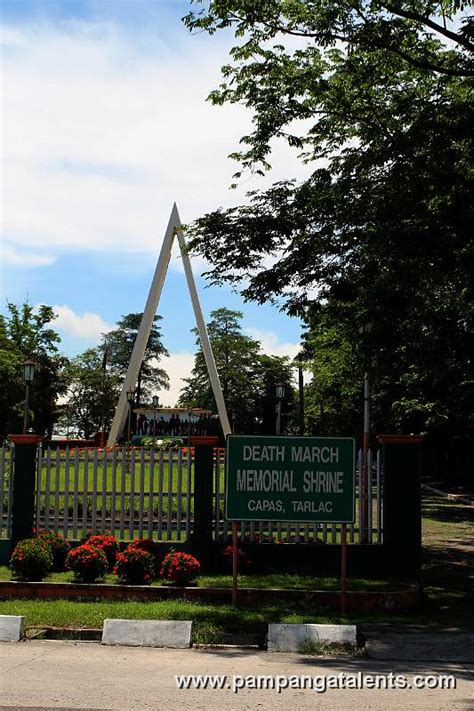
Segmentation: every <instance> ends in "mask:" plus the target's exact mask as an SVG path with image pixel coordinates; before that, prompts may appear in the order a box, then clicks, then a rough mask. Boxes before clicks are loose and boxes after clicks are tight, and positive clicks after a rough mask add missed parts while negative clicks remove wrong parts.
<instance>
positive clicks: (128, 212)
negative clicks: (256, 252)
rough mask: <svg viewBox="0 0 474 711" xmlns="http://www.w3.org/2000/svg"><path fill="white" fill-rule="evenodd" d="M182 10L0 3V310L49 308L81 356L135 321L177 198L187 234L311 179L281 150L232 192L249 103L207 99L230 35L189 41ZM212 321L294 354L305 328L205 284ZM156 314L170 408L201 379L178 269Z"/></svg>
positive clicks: (107, 0) (183, 6) (100, 1)
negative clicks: (288, 184)
mask: <svg viewBox="0 0 474 711" xmlns="http://www.w3.org/2000/svg"><path fill="white" fill-rule="evenodd" d="M187 7H188V4H187V3H186V2H181V1H180V0H174V1H169V2H167V1H159V0H2V83H3V98H2V119H3V128H2V139H1V140H2V153H3V165H2V203H3V206H4V210H3V216H2V224H1V227H2V274H1V277H2V284H1V290H2V304H4V303H5V300H6V299H8V300H9V301H13V302H16V303H21V302H22V301H24V300H25V298H28V300H29V301H30V303H33V304H39V303H46V304H49V305H52V306H54V307H55V309H56V313H57V314H58V318H57V320H56V326H57V328H58V330H59V332H60V334H61V337H62V339H63V342H62V347H63V350H64V351H65V352H66V353H67V354H68V355H74V354H76V353H78V352H80V351H82V350H84V349H85V348H86V347H88V346H91V345H95V344H96V343H97V342H98V340H99V338H100V334H101V333H103V332H105V331H107V329H110V328H111V326H112V325H113V324H114V323H115V322H116V321H117V320H118V319H119V318H120V317H121V315H122V314H125V313H129V312H137V311H142V310H143V307H144V303H145V300H146V297H147V294H148V289H149V286H150V282H151V278H152V275H153V272H154V269H155V264H156V260H157V256H158V252H159V249H160V246H161V241H162V238H163V235H164V231H165V228H166V224H167V222H168V217H169V214H170V211H171V207H172V204H173V202H174V201H176V203H177V205H178V208H179V211H180V214H181V218H182V220H183V221H184V222H190V221H191V220H192V219H194V218H195V217H197V216H199V215H200V214H203V213H204V212H205V211H207V210H211V209H214V208H216V207H218V206H230V205H235V204H240V203H241V202H242V201H244V200H245V193H246V191H247V190H249V189H256V188H258V187H263V186H265V185H267V184H269V182H271V181H272V180H278V179H281V178H283V177H294V176H296V177H300V176H301V171H302V168H301V166H299V165H298V163H297V161H296V159H295V156H294V155H293V154H291V153H290V152H289V151H288V150H287V149H286V148H284V147H283V146H278V145H276V146H275V151H274V170H273V171H272V173H271V174H270V175H269V176H268V177H266V178H264V179H261V178H257V177H252V176H250V175H249V176H246V177H245V179H244V181H243V184H242V185H241V186H240V188H239V189H238V190H237V191H235V190H234V191H232V190H230V189H229V187H228V186H229V185H230V183H231V180H232V174H233V172H235V170H236V164H235V163H234V162H232V161H231V160H229V159H228V158H227V156H228V154H229V153H231V152H232V151H233V150H235V149H236V147H237V144H238V140H239V138H240V136H241V135H243V134H244V133H245V132H246V131H247V130H248V128H249V125H250V120H251V117H250V116H249V114H248V113H247V112H246V110H245V109H244V108H243V107H238V106H233V107H230V106H229V107H219V108H218V107H212V106H211V105H210V104H209V103H207V102H206V101H205V98H206V96H207V94H208V93H209V91H210V90H211V89H212V88H214V87H215V86H216V85H217V84H218V82H219V78H220V73H219V69H220V66H221V65H222V64H224V63H225V62H226V61H227V53H228V49H229V47H230V46H231V43H232V37H231V36H230V35H225V34H223V35H222V36H215V37H213V38H209V37H207V36H206V35H203V34H200V35H196V36H191V35H190V34H189V32H188V31H187V30H186V28H185V27H184V26H183V24H182V22H181V18H182V16H183V15H184V14H185V13H186V10H187ZM193 267H194V271H195V274H196V276H197V278H198V289H199V293H200V297H201V300H202V306H203V310H204V314H205V317H207V316H208V315H209V313H210V311H212V310H213V309H215V308H218V307H220V306H227V307H229V308H234V309H239V310H242V311H243V312H244V320H243V327H244V329H245V330H246V332H248V333H249V334H251V335H253V336H255V337H257V338H259V339H260V340H261V342H262V345H263V347H264V349H265V350H266V351H267V352H269V353H275V354H278V355H282V354H288V355H291V356H293V355H295V354H296V352H297V349H298V341H299V337H300V332H301V326H300V324H299V322H298V321H297V320H296V319H290V318H288V317H287V316H285V315H284V314H282V313H280V312H279V311H278V310H277V309H275V308H274V307H272V306H270V305H264V306H259V305H257V304H253V303H247V304H244V303H243V301H242V299H241V298H240V296H239V295H237V294H234V293H231V292H230V290H228V289H226V288H216V287H207V285H206V283H205V282H203V280H202V279H201V278H200V277H199V274H200V273H201V272H202V270H203V269H205V264H204V263H203V262H202V261H201V260H199V259H198V260H194V262H193ZM158 312H159V313H160V314H161V315H162V316H163V317H164V320H163V322H162V327H163V336H164V342H165V345H166V346H167V348H168V350H169V351H170V352H171V354H172V355H171V358H170V359H169V361H167V362H165V363H164V364H163V365H164V367H165V368H167V370H168V372H169V373H170V375H171V378H172V388H171V391H170V393H169V394H168V395H166V394H165V393H163V394H162V399H163V400H164V401H165V402H166V403H167V404H173V403H174V400H175V399H176V395H177V392H178V390H179V387H180V384H181V381H180V378H182V377H185V376H186V375H187V374H188V373H189V370H190V368H191V367H192V359H193V352H194V336H193V335H192V334H190V329H191V328H192V327H193V326H194V319H193V314H192V310H191V304H190V301H189V297H188V293H187V289H186V284H185V280H184V275H183V271H182V267H181V264H180V261H179V258H178V256H177V255H176V256H175V257H174V258H173V259H172V262H171V264H170V269H169V272H168V277H167V280H166V283H165V287H164V291H163V295H162V300H161V303H160V306H159V309H158Z"/></svg>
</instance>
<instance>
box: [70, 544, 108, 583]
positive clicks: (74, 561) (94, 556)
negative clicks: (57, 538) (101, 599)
mask: <svg viewBox="0 0 474 711" xmlns="http://www.w3.org/2000/svg"><path fill="white" fill-rule="evenodd" d="M66 567H67V568H69V569H70V570H72V572H73V573H74V577H75V579H76V580H77V581H78V582H81V583H93V582H94V581H96V580H102V579H103V577H104V576H105V574H106V573H107V572H108V570H109V564H108V562H107V556H106V555H105V552H104V550H103V549H102V548H94V546H91V545H90V544H89V543H84V544H83V545H82V546H78V547H77V548H73V549H72V550H71V551H70V552H69V553H68V556H67V558H66Z"/></svg>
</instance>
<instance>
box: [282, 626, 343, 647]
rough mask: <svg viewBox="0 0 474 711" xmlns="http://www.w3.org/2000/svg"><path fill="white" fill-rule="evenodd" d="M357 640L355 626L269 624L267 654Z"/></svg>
mask: <svg viewBox="0 0 474 711" xmlns="http://www.w3.org/2000/svg"><path fill="white" fill-rule="evenodd" d="M356 640H357V628H356V626H355V625H316V624H286V625H285V624H270V625H268V651H269V652H301V651H304V650H305V647H306V648H308V647H312V646H314V647H317V646H318V645H320V644H351V645H355V643H356Z"/></svg>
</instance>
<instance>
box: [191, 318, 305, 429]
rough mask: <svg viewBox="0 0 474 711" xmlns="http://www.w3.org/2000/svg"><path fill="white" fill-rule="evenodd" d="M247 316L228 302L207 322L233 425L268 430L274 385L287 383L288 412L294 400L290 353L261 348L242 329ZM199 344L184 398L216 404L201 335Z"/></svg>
mask: <svg viewBox="0 0 474 711" xmlns="http://www.w3.org/2000/svg"><path fill="white" fill-rule="evenodd" d="M242 316H243V314H242V313H241V312H240V311H233V310H231V309H227V308H220V309H216V310H215V311H213V312H212V313H211V319H212V320H211V321H210V322H209V323H208V325H207V328H208V333H209V340H210V342H211V345H212V350H213V353H214V358H215V361H216V367H217V372H218V374H219V379H220V382H221V387H222V392H223V396H224V401H225V403H226V407H227V411H228V413H229V419H230V420H231V424H232V426H233V430H234V431H235V432H245V433H255V432H260V433H266V434H269V433H273V432H274V428H275V394H274V385H275V383H276V382H277V380H278V379H279V380H281V381H282V382H284V383H285V384H286V385H287V386H288V387H287V401H286V403H285V404H286V405H287V406H286V407H285V408H284V412H286V411H287V410H288V409H289V405H290V404H291V401H292V398H291V394H292V386H291V370H290V365H289V363H288V359H286V358H277V357H275V356H266V355H264V354H262V353H261V349H260V343H259V342H258V341H256V340H255V339H253V338H251V337H250V336H246V335H245V334H243V333H242V328H241V325H240V320H241V319H242ZM194 332H195V333H197V330H196V329H194ZM197 344H198V346H199V348H198V351H197V353H196V355H195V361H194V369H193V371H192V374H191V377H190V378H188V379H185V382H186V383H187V385H186V386H185V387H184V388H183V390H182V391H181V395H180V399H179V404H180V405H182V406H183V407H202V408H205V409H210V410H214V409H215V401H214V395H213V393H212V389H211V385H210V381H209V376H208V372H207V366H206V362H205V359H204V353H203V351H202V348H201V346H200V341H199V338H198V339H197ZM272 386H273V390H272ZM271 412H272V413H273V414H270V413H271Z"/></svg>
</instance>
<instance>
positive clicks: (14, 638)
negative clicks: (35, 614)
mask: <svg viewBox="0 0 474 711" xmlns="http://www.w3.org/2000/svg"><path fill="white" fill-rule="evenodd" d="M24 636H25V618H24V617H23V616H20V615H0V642H19V641H20V640H22V639H23V637H24Z"/></svg>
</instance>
